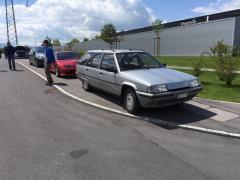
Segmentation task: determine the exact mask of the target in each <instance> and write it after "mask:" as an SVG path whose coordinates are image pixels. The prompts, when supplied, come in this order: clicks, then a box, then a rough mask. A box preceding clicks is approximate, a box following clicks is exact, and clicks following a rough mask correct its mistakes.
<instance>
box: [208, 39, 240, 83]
mask: <svg viewBox="0 0 240 180" xmlns="http://www.w3.org/2000/svg"><path fill="white" fill-rule="evenodd" d="M210 49H211V51H212V54H213V57H214V60H215V68H216V73H217V75H218V77H219V79H220V80H222V81H225V83H226V85H227V86H231V85H232V82H233V80H234V79H235V78H236V77H237V75H238V74H237V70H238V58H233V57H232V47H230V46H228V45H227V44H225V43H224V41H223V40H221V41H218V42H217V44H216V45H214V46H213V47H211V48H210Z"/></svg>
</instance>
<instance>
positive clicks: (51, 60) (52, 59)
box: [43, 40, 55, 85]
mask: <svg viewBox="0 0 240 180" xmlns="http://www.w3.org/2000/svg"><path fill="white" fill-rule="evenodd" d="M43 45H44V47H45V48H46V62H45V74H46V77H47V81H48V82H47V84H46V85H52V84H53V79H52V76H51V72H50V67H51V65H52V64H53V63H55V56H54V53H53V49H52V48H51V47H50V43H49V41H48V40H44V41H43Z"/></svg>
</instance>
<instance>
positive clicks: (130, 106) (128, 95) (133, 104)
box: [124, 88, 140, 114]
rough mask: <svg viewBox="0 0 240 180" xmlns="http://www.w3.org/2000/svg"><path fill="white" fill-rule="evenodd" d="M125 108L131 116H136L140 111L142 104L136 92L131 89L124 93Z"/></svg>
mask: <svg viewBox="0 0 240 180" xmlns="http://www.w3.org/2000/svg"><path fill="white" fill-rule="evenodd" d="M124 107H125V108H126V110H127V111H128V112H129V113H131V114H136V113H138V112H139V110H140V104H139V101H138V97H137V95H136V93H135V91H134V90H133V89H131V88H129V89H127V90H126V91H125V93H124Z"/></svg>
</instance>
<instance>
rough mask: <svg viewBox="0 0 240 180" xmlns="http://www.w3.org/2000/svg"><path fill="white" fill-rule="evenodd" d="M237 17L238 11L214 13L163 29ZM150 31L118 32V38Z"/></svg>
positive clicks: (181, 21) (142, 29)
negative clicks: (188, 23) (189, 23)
mask: <svg viewBox="0 0 240 180" xmlns="http://www.w3.org/2000/svg"><path fill="white" fill-rule="evenodd" d="M237 16H240V9H237V10H232V11H226V12H220V13H215V14H210V15H204V16H198V17H193V18H188V19H184V20H179V21H173V22H169V23H165V24H164V28H173V27H178V26H183V25H182V24H184V23H187V22H193V21H195V22H196V23H202V22H207V21H215V20H221V19H227V18H232V17H237ZM152 30H153V27H152V26H147V27H143V28H137V29H132V30H127V31H121V32H118V36H122V35H129V34H135V33H142V32H148V31H152Z"/></svg>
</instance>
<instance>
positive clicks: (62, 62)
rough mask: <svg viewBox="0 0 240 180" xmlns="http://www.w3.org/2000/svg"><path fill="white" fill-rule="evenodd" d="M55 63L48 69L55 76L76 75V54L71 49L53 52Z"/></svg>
mask: <svg viewBox="0 0 240 180" xmlns="http://www.w3.org/2000/svg"><path fill="white" fill-rule="evenodd" d="M55 57H56V63H55V64H52V65H51V67H50V71H51V72H52V73H55V74H56V76H58V77H60V76H76V62H77V61H78V58H77V55H76V54H75V53H74V52H72V51H61V52H56V53H55Z"/></svg>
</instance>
